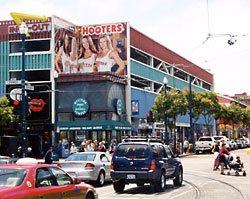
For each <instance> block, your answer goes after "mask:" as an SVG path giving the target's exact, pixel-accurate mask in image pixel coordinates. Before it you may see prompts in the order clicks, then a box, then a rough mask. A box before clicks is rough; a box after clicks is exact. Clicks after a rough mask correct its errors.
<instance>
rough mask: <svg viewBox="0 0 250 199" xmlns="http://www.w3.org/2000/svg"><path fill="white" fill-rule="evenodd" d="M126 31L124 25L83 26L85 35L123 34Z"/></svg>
mask: <svg viewBox="0 0 250 199" xmlns="http://www.w3.org/2000/svg"><path fill="white" fill-rule="evenodd" d="M123 31H124V27H123V24H122V23H118V24H107V25H100V26H82V27H81V33H82V34H83V35H99V34H104V33H121V32H123Z"/></svg>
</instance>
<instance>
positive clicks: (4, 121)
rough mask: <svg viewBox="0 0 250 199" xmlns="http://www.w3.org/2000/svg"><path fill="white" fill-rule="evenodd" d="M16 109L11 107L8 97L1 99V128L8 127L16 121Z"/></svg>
mask: <svg viewBox="0 0 250 199" xmlns="http://www.w3.org/2000/svg"><path fill="white" fill-rule="evenodd" d="M13 111H14V107H13V106H10V103H9V100H8V99H7V97H5V96H3V97H1V98H0V127H1V128H2V127H3V126H8V125H9V124H10V122H12V121H14V119H15V115H14V113H13Z"/></svg>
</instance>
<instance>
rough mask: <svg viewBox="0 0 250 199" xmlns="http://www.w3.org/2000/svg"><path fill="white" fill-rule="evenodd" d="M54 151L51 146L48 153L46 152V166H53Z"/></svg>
mask: <svg viewBox="0 0 250 199" xmlns="http://www.w3.org/2000/svg"><path fill="white" fill-rule="evenodd" d="M52 151H53V147H52V146H50V147H49V149H48V151H47V152H46V154H45V156H44V159H45V160H44V163H45V164H52V163H53V160H52Z"/></svg>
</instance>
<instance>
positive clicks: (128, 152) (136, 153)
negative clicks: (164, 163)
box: [116, 144, 148, 158]
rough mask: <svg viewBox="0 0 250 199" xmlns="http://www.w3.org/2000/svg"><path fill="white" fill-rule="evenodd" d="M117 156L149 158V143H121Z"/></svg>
mask: <svg viewBox="0 0 250 199" xmlns="http://www.w3.org/2000/svg"><path fill="white" fill-rule="evenodd" d="M116 156H117V157H127V158H147V157H148V146H147V145H142V144H140V145H133V144H125V145H120V147H119V148H118V150H117V153H116Z"/></svg>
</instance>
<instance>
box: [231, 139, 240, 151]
mask: <svg viewBox="0 0 250 199" xmlns="http://www.w3.org/2000/svg"><path fill="white" fill-rule="evenodd" d="M229 146H230V148H231V150H236V149H238V144H237V143H236V142H235V141H234V139H232V140H230V141H229Z"/></svg>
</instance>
